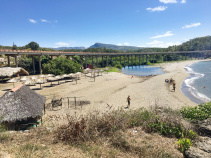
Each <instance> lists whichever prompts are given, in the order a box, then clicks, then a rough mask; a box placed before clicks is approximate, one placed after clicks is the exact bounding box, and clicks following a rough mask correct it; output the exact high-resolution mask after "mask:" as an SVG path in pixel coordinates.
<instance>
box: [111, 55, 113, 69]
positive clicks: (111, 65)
mask: <svg viewBox="0 0 211 158" xmlns="http://www.w3.org/2000/svg"><path fill="white" fill-rule="evenodd" d="M111 66H112V67H113V61H112V55H111Z"/></svg>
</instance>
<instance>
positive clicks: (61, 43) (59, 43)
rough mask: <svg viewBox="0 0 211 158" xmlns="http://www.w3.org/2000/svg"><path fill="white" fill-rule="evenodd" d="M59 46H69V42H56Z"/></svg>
mask: <svg viewBox="0 0 211 158" xmlns="http://www.w3.org/2000/svg"><path fill="white" fill-rule="evenodd" d="M55 44H56V45H57V46H58V47H67V46H69V43H65V42H57V43H55Z"/></svg>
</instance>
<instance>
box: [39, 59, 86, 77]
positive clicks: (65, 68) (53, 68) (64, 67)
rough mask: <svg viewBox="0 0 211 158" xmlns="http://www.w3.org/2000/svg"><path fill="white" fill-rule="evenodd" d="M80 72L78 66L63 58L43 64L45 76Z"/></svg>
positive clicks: (79, 66)
mask: <svg viewBox="0 0 211 158" xmlns="http://www.w3.org/2000/svg"><path fill="white" fill-rule="evenodd" d="M80 71H82V70H81V65H80V64H78V63H77V62H73V61H72V60H69V59H67V58H65V57H58V58H56V59H53V60H51V61H50V62H48V63H46V64H43V72H44V73H45V74H54V75H61V74H68V73H75V72H80Z"/></svg>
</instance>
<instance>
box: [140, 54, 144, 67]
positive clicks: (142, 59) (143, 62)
mask: <svg viewBox="0 0 211 158" xmlns="http://www.w3.org/2000/svg"><path fill="white" fill-rule="evenodd" d="M141 57H142V65H144V55H141Z"/></svg>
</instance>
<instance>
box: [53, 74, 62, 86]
mask: <svg viewBox="0 0 211 158" xmlns="http://www.w3.org/2000/svg"><path fill="white" fill-rule="evenodd" d="M55 78H56V79H57V80H58V84H59V80H60V79H63V77H62V76H60V75H57V76H55Z"/></svg>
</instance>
